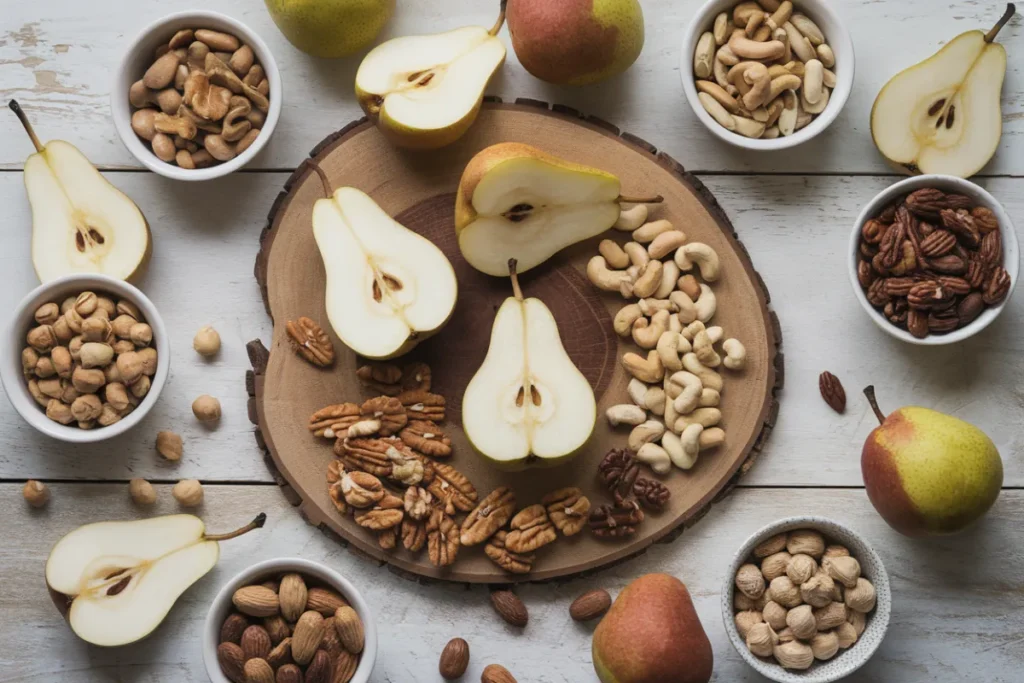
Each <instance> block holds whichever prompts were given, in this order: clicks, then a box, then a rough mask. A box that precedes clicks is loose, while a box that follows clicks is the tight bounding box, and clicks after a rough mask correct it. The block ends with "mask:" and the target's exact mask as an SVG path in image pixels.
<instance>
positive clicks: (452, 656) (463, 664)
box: [437, 638, 469, 681]
mask: <svg viewBox="0 0 1024 683" xmlns="http://www.w3.org/2000/svg"><path fill="white" fill-rule="evenodd" d="M468 666H469V643H467V642H466V641H465V640H463V639H462V638H452V639H451V640H449V641H448V644H447V645H445V646H444V649H443V650H441V661H440V662H438V664H437V669H438V671H439V672H440V673H441V678H444V679H446V680H449V681H451V680H454V679H456V678H458V677H459V676H461V675H462V674H464V673H466V668H467V667H468Z"/></svg>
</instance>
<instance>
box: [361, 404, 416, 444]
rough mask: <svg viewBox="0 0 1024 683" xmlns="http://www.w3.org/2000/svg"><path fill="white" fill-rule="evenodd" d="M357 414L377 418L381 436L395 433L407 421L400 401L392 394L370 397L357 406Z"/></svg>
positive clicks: (366, 417) (365, 417) (407, 418)
mask: <svg viewBox="0 0 1024 683" xmlns="http://www.w3.org/2000/svg"><path fill="white" fill-rule="evenodd" d="M359 414H360V415H361V416H362V417H363V419H367V420H379V421H380V433H381V434H382V435H383V436H391V435H392V434H397V433H398V432H399V431H401V429H402V427H404V426H405V425H406V423H407V422H408V421H409V417H408V416H407V415H406V413H405V408H404V407H403V406H402V402H401V401H399V400H398V399H397V398H395V397H393V396H378V397H377V398H371V399H370V400H368V401H366V402H365V403H363V405H361V406H360V407H359Z"/></svg>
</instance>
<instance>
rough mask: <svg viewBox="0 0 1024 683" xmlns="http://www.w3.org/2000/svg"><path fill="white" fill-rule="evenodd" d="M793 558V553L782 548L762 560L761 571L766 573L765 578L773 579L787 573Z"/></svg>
mask: <svg viewBox="0 0 1024 683" xmlns="http://www.w3.org/2000/svg"><path fill="white" fill-rule="evenodd" d="M791 558H792V555H790V554H789V553H787V552H786V551H785V550H782V551H780V552H777V553H773V554H771V555H769V556H768V557H766V558H764V559H763V560H761V573H762V574H764V578H765V580H767V581H771V580H772V579H775V578H778V577H780V576H782V575H783V574H785V573H786V567H788V566H789V560H790V559H791Z"/></svg>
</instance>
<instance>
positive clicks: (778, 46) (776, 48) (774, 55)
mask: <svg viewBox="0 0 1024 683" xmlns="http://www.w3.org/2000/svg"><path fill="white" fill-rule="evenodd" d="M790 40H792V36H790ZM729 49H731V50H732V51H733V52H734V53H735V54H736V56H738V57H742V58H744V59H757V60H762V59H763V60H773V59H779V58H780V57H782V56H783V55H784V54H785V53H786V46H785V45H784V44H783V43H782V42H780V41H778V40H767V41H765V42H763V43H761V42H758V41H756V40H751V39H750V38H747V37H746V35H744V34H743V32H742V31H734V32H733V34H732V37H731V38H729Z"/></svg>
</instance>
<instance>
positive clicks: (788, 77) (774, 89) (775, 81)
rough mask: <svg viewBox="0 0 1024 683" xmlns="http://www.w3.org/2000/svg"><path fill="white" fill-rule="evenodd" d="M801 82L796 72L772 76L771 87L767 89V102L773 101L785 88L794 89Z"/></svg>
mask: <svg viewBox="0 0 1024 683" xmlns="http://www.w3.org/2000/svg"><path fill="white" fill-rule="evenodd" d="M802 83H803V81H802V80H800V76H797V75H796V74H782V75H781V76H778V77H776V78H772V84H771V87H770V88H769V89H768V102H774V101H775V100H777V99H778V98H779V96H780V95H782V93H784V92H786V91H787V90H796V89H797V88H799V87H800V85H801V84H802Z"/></svg>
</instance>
